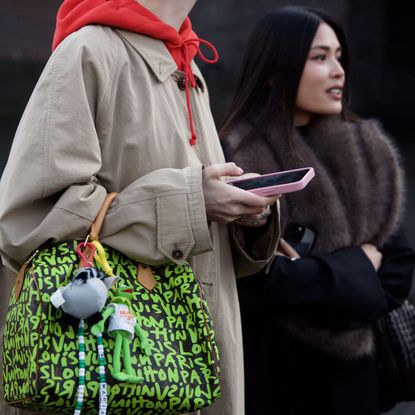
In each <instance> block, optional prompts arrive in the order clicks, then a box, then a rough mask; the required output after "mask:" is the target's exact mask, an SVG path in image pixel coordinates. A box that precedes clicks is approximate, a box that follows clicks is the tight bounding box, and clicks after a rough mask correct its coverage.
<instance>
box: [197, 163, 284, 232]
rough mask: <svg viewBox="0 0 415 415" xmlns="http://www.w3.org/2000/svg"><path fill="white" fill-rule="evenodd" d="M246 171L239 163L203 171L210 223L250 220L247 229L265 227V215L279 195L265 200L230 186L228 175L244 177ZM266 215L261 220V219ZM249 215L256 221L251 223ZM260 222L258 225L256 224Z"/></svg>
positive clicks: (213, 165) (215, 166)
mask: <svg viewBox="0 0 415 415" xmlns="http://www.w3.org/2000/svg"><path fill="white" fill-rule="evenodd" d="M242 174H243V170H242V169H241V168H239V167H238V166H237V165H236V164H235V163H224V164H212V165H210V166H208V167H206V168H205V169H204V170H203V183H202V187H203V196H204V198H205V207H206V214H207V218H208V220H209V221H214V222H219V223H230V222H234V221H237V220H242V219H243V217H244V218H245V220H246V223H247V225H246V226H253V227H256V226H261V225H260V224H265V222H266V220H265V215H268V213H265V212H267V211H268V209H269V206H270V205H272V204H273V203H275V201H276V200H277V199H278V197H279V196H272V197H263V196H258V195H255V194H253V193H250V192H247V191H245V190H242V189H238V188H237V187H234V186H231V185H229V184H226V183H225V182H224V181H223V180H221V178H222V177H224V176H241V175H242ZM261 215H263V216H262V217H261V218H259V217H260V216H261ZM249 216H253V217H254V218H255V219H251V220H250V222H251V223H250V224H248V220H249V218H248V217H249ZM254 220H256V222H254Z"/></svg>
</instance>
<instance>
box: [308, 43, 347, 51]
mask: <svg viewBox="0 0 415 415" xmlns="http://www.w3.org/2000/svg"><path fill="white" fill-rule="evenodd" d="M314 49H323V50H325V51H327V52H328V51H330V50H331V47H330V46H327V45H314V46H312V47H311V48H310V50H314ZM341 50H342V47H341V46H339V47H338V48H336V52H339V51H341Z"/></svg>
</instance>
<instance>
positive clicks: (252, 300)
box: [238, 239, 415, 328]
mask: <svg viewBox="0 0 415 415" xmlns="http://www.w3.org/2000/svg"><path fill="white" fill-rule="evenodd" d="M383 255H384V257H383V261H382V266H381V268H380V269H379V270H378V272H376V271H375V269H374V268H373V266H372V264H371V263H370V261H369V260H368V259H367V257H366V255H365V254H364V253H363V251H362V250H361V249H360V248H359V247H348V248H343V249H339V250H337V251H335V252H334V253H332V254H327V255H321V256H318V257H310V258H302V259H298V260H295V261H291V260H290V259H288V258H284V257H277V258H276V259H275V260H274V262H273V264H272V266H271V269H270V272H269V274H268V275H266V274H265V273H261V274H258V275H257V276H252V277H247V278H243V279H240V280H238V292H239V295H240V301H241V304H242V305H243V306H244V307H245V309H252V310H254V309H258V308H267V309H270V308H271V309H273V310H274V311H277V312H278V310H279V312H283V313H295V312H304V311H306V312H308V314H309V315H314V317H315V318H316V319H318V320H320V321H321V322H324V323H326V324H329V325H332V326H337V327H339V328H353V327H363V326H366V325H367V324H368V323H371V322H374V321H376V320H377V319H378V318H380V317H381V316H382V315H384V314H386V313H387V312H388V311H389V310H390V309H391V308H393V307H396V306H397V305H399V304H400V303H401V302H402V301H403V300H404V299H405V298H406V297H407V296H408V294H409V289H410V284H411V278H412V273H413V270H414V266H415V253H414V251H413V250H412V249H411V248H410V247H409V246H407V245H406V244H405V243H404V242H402V241H401V242H397V239H395V240H391V241H390V243H388V244H387V245H385V247H384V248H383Z"/></svg>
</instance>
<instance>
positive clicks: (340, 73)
mask: <svg viewBox="0 0 415 415" xmlns="http://www.w3.org/2000/svg"><path fill="white" fill-rule="evenodd" d="M330 75H331V76H332V77H333V78H343V77H344V69H343V66H342V64H341V63H340V62H339V61H338V60H337V59H333V66H332V69H331V73H330Z"/></svg>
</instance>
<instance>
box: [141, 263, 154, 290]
mask: <svg viewBox="0 0 415 415" xmlns="http://www.w3.org/2000/svg"><path fill="white" fill-rule="evenodd" d="M137 280H138V282H139V283H140V284H141V285H142V286H143V287H144V288H145V289H147V290H149V291H151V290H152V289H153V288H154V287H155V286H156V285H157V281H156V279H155V278H154V275H153V270H152V269H151V267H147V266H146V265H143V264H138V266H137Z"/></svg>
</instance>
